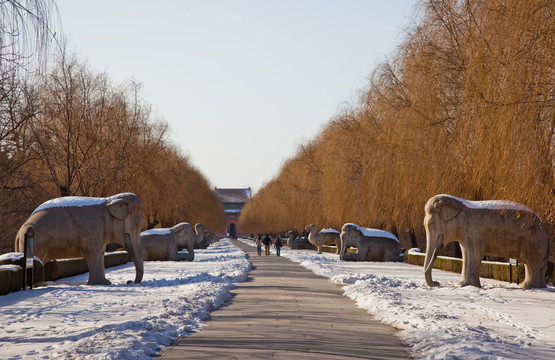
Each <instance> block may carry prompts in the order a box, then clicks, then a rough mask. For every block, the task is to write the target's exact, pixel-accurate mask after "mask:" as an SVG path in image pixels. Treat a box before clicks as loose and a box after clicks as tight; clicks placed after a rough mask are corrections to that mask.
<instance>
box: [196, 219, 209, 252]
mask: <svg viewBox="0 0 555 360" xmlns="http://www.w3.org/2000/svg"><path fill="white" fill-rule="evenodd" d="M205 233H206V225H204V224H201V223H196V224H195V232H194V233H193V236H194V239H195V249H206V248H207V247H208V245H210V243H208V241H207V240H206V239H205Z"/></svg>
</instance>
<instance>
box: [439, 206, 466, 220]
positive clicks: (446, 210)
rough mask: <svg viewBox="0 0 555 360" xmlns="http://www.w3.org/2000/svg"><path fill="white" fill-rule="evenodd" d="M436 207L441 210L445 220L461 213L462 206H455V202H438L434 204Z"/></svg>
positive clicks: (440, 212)
mask: <svg viewBox="0 0 555 360" xmlns="http://www.w3.org/2000/svg"><path fill="white" fill-rule="evenodd" d="M434 207H435V209H436V210H437V211H438V212H439V214H440V216H441V218H442V219H443V221H445V222H447V221H451V220H453V219H454V218H456V217H457V215H459V213H460V212H461V210H462V209H461V208H458V207H455V206H453V204H449V203H445V202H442V201H440V202H438V203H436V204H435V205H434Z"/></svg>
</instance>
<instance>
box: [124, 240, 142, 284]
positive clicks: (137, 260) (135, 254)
mask: <svg viewBox="0 0 555 360" xmlns="http://www.w3.org/2000/svg"><path fill="white" fill-rule="evenodd" d="M123 238H124V241H125V247H126V248H127V252H128V253H129V256H130V257H131V260H133V264H135V283H136V284H138V283H140V282H141V281H142V280H143V274H144V266H143V256H142V254H141V248H140V246H133V242H132V241H131V236H129V234H127V233H126V234H124V236H123Z"/></svg>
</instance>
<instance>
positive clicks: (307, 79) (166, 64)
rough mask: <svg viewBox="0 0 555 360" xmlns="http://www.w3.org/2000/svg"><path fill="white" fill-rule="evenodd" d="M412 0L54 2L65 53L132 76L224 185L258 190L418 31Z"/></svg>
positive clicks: (115, 74) (177, 136)
mask: <svg viewBox="0 0 555 360" xmlns="http://www.w3.org/2000/svg"><path fill="white" fill-rule="evenodd" d="M413 3H414V1H410V0H388V1H381V0H333V1H332V0H198V1H193V0H165V1H152V0H149V1H145V0H117V1H114V0H95V1H90V0H57V4H58V10H59V13H60V17H61V21H62V26H63V32H64V33H65V35H66V38H67V40H68V46H69V49H71V50H73V51H75V52H76V53H78V55H79V56H80V58H81V59H83V60H85V61H87V62H88V64H89V65H90V67H91V68H92V69H93V70H95V71H97V72H103V71H105V72H107V73H108V74H109V77H110V78H111V79H112V81H113V82H114V84H118V83H120V82H122V81H124V80H129V79H134V80H136V81H138V82H140V83H142V84H143V96H144V98H145V99H146V100H147V101H148V102H149V103H150V104H152V105H153V108H154V111H155V114H156V115H157V117H159V118H162V119H164V120H165V121H167V122H168V123H169V125H170V128H171V135H170V137H171V139H172V140H173V142H174V143H175V144H177V145H178V146H179V147H180V148H181V149H182V150H183V152H184V153H185V154H187V155H189V156H190V159H191V161H192V163H193V164H194V165H195V167H197V168H198V169H199V170H200V171H201V172H202V173H203V174H204V175H205V176H206V177H207V178H208V180H209V181H210V182H211V183H212V185H213V186H218V187H247V186H250V187H252V188H253V191H254V192H256V191H258V190H259V189H260V188H261V187H262V186H263V185H264V183H266V182H267V181H269V180H271V179H272V178H273V177H274V176H275V175H277V174H278V172H279V169H280V167H281V165H282V163H283V162H284V161H285V160H287V159H288V158H290V157H292V156H293V155H294V154H295V152H296V149H297V147H298V145H300V144H301V143H303V142H306V141H308V140H310V138H312V137H314V136H316V135H317V134H318V133H319V132H320V130H321V129H322V127H323V126H324V125H325V124H326V123H327V122H328V121H329V120H330V119H331V118H332V117H333V116H334V115H336V114H337V112H338V110H339V109H340V108H341V106H343V105H344V104H345V103H346V102H347V103H353V102H356V101H357V100H358V94H359V93H360V91H361V90H362V89H363V88H364V87H365V86H366V85H367V82H368V76H369V75H370V73H371V72H372V70H373V69H374V68H375V66H376V64H377V63H378V62H379V61H381V60H383V59H384V58H385V57H386V56H389V55H390V54H392V52H393V51H394V50H395V48H396V46H397V45H398V44H399V42H400V41H401V40H402V38H403V30H404V29H405V27H406V26H407V25H409V24H410V23H411V21H412V20H411V15H412V8H413Z"/></svg>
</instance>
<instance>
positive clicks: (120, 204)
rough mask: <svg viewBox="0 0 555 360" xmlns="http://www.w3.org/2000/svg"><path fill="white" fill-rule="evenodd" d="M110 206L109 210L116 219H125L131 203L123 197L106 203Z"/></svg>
mask: <svg viewBox="0 0 555 360" xmlns="http://www.w3.org/2000/svg"><path fill="white" fill-rule="evenodd" d="M106 207H107V208H108V212H109V213H110V215H112V216H113V217H115V218H116V219H119V220H123V219H125V218H126V217H127V215H128V214H129V211H130V210H129V204H127V202H126V201H125V200H123V199H115V200H113V201H110V202H108V204H107V205H106Z"/></svg>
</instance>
